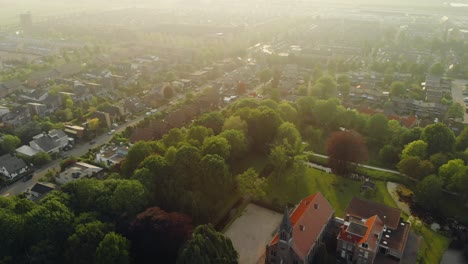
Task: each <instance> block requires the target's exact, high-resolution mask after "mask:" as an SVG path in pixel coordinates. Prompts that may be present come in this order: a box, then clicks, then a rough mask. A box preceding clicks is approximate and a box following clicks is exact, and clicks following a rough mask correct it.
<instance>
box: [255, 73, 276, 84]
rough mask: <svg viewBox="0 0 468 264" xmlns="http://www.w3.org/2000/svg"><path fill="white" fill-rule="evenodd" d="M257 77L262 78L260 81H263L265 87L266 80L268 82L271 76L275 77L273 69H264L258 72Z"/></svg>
mask: <svg viewBox="0 0 468 264" xmlns="http://www.w3.org/2000/svg"><path fill="white" fill-rule="evenodd" d="M257 77H258V78H259V79H260V82H262V83H263V86H264V87H265V84H266V82H268V81H269V80H270V79H271V77H273V71H272V70H270V69H263V70H261V71H259V72H258V73H257Z"/></svg>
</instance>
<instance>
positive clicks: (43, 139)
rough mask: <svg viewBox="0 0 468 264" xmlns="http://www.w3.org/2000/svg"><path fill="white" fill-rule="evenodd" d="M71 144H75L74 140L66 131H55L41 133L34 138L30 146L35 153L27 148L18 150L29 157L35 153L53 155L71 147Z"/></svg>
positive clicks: (23, 147)
mask: <svg viewBox="0 0 468 264" xmlns="http://www.w3.org/2000/svg"><path fill="white" fill-rule="evenodd" d="M71 142H73V139H71V138H69V137H68V135H67V134H66V133H65V132H64V131H62V130H57V129H53V130H51V131H49V133H41V134H39V135H36V136H34V137H33V140H32V141H31V142H29V146H30V148H31V149H33V150H35V151H32V150H31V149H29V148H27V147H25V146H22V147H20V148H18V149H17V151H19V152H20V153H23V154H25V155H28V153H30V154H33V155H35V153H34V152H36V153H37V152H45V153H48V154H52V153H58V152H60V149H61V148H63V147H65V146H67V145H69V144H70V143H71ZM28 156H29V155H28Z"/></svg>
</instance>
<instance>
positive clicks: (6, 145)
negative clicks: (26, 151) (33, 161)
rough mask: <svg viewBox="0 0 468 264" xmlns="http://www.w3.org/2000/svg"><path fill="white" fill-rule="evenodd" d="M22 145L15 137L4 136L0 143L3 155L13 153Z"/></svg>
mask: <svg viewBox="0 0 468 264" xmlns="http://www.w3.org/2000/svg"><path fill="white" fill-rule="evenodd" d="M20 144H21V139H20V138H19V137H17V136H13V135H4V136H3V137H2V138H1V141H0V148H1V149H2V153H11V152H13V151H15V149H16V148H17V147H18V146H19V145H20Z"/></svg>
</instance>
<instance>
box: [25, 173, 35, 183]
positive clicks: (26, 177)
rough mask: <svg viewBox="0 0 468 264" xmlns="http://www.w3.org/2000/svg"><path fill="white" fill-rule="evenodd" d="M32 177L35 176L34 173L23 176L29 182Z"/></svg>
mask: <svg viewBox="0 0 468 264" xmlns="http://www.w3.org/2000/svg"><path fill="white" fill-rule="evenodd" d="M32 178H33V175H32V174H29V175H27V176H25V177H24V178H23V182H27V181H29V180H31V179H32Z"/></svg>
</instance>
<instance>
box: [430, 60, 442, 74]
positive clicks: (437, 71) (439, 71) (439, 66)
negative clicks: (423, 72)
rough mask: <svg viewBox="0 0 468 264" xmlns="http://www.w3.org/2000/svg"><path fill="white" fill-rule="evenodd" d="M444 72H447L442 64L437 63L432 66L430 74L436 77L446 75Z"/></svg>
mask: <svg viewBox="0 0 468 264" xmlns="http://www.w3.org/2000/svg"><path fill="white" fill-rule="evenodd" d="M444 72H445V69H444V66H442V64H441V63H435V64H434V65H432V66H431V69H430V70H429V73H430V74H432V75H436V76H441V75H442V74H444Z"/></svg>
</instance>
